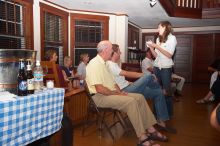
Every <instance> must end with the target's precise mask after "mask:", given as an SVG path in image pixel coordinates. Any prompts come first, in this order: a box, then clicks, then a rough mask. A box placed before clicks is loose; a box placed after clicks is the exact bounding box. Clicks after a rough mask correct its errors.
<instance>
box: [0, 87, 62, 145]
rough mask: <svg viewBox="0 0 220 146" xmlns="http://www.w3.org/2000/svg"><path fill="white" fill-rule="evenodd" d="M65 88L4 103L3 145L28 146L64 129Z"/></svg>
mask: <svg viewBox="0 0 220 146" xmlns="http://www.w3.org/2000/svg"><path fill="white" fill-rule="evenodd" d="M64 92H65V91H64V89H62V88H54V89H51V90H45V91H42V92H40V93H36V94H32V95H29V96H24V97H17V99H16V100H15V101H4V102H0V146H24V145H27V144H29V143H31V142H33V141H36V140H38V139H40V138H43V137H46V136H48V135H51V134H53V133H55V132H56V131H58V130H59V129H60V128H61V120H62V118H63V105H64Z"/></svg>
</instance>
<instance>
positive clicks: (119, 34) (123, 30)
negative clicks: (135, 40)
mask: <svg viewBox="0 0 220 146" xmlns="http://www.w3.org/2000/svg"><path fill="white" fill-rule="evenodd" d="M115 43H116V44H118V45H119V46H120V49H121V53H122V54H121V61H122V62H126V61H127V52H128V49H127V48H128V17H127V16H126V15H122V16H116V29H115Z"/></svg>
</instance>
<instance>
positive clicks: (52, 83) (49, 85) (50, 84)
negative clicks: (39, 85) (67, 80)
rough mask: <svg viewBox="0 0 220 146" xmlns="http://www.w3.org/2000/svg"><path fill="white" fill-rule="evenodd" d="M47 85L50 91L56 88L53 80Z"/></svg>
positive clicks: (48, 81)
mask: <svg viewBox="0 0 220 146" xmlns="http://www.w3.org/2000/svg"><path fill="white" fill-rule="evenodd" d="M46 85H47V88H48V89H52V88H54V81H53V80H47V82H46Z"/></svg>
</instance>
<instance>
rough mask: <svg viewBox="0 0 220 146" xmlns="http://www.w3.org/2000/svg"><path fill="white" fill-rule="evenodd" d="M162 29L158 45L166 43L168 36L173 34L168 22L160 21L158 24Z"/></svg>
mask: <svg viewBox="0 0 220 146" xmlns="http://www.w3.org/2000/svg"><path fill="white" fill-rule="evenodd" d="M159 25H161V26H162V27H165V31H164V33H163V35H159V42H160V43H165V42H166V41H167V38H168V35H169V34H170V33H171V34H172V33H173V28H172V25H171V23H170V22H169V21H161V22H160V23H159Z"/></svg>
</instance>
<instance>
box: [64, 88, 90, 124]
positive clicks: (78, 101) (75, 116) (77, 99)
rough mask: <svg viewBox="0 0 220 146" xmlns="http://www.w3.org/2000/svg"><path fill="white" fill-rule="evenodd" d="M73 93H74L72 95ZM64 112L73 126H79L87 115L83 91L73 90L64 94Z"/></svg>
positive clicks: (86, 100)
mask: <svg viewBox="0 0 220 146" xmlns="http://www.w3.org/2000/svg"><path fill="white" fill-rule="evenodd" d="M73 92H75V93H73ZM64 99H65V103H64V110H65V112H66V113H67V115H68V116H69V117H70V119H71V120H72V123H73V125H77V124H80V123H81V122H82V121H83V120H84V119H85V117H86V115H87V104H88V99H87V94H86V92H85V90H84V89H74V90H73V91H70V92H69V93H66V94H65V98H64Z"/></svg>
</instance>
